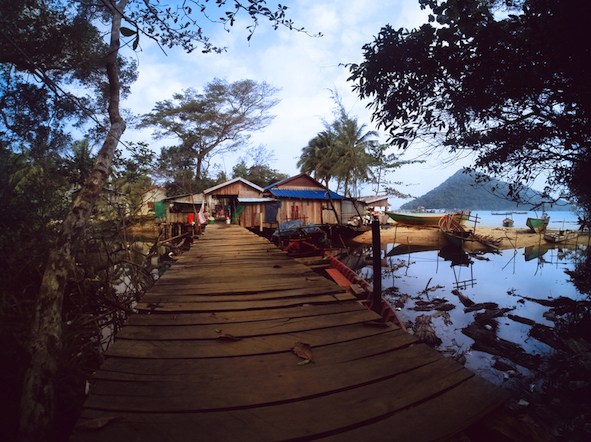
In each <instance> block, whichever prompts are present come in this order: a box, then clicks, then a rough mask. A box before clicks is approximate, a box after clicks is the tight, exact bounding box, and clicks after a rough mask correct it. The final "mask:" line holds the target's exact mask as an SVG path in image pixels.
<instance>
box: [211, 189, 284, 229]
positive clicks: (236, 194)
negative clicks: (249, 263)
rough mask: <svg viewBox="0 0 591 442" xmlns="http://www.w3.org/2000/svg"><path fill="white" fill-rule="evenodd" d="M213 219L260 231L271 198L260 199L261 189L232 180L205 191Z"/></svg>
mask: <svg viewBox="0 0 591 442" xmlns="http://www.w3.org/2000/svg"><path fill="white" fill-rule="evenodd" d="M203 193H204V195H205V196H206V197H207V198H208V201H209V204H210V210H211V214H212V215H213V217H214V218H215V219H216V220H218V221H220V220H221V221H226V220H227V219H228V220H230V222H231V223H232V224H240V225H241V226H243V227H246V228H253V227H259V228H261V229H262V226H263V224H264V221H265V219H264V216H265V205H266V204H269V203H272V202H273V200H272V199H271V198H262V193H263V188H262V187H259V186H257V185H256V184H254V183H251V182H250V181H248V180H245V179H244V178H234V179H232V180H230V181H226V182H225V183H222V184H218V185H217V186H214V187H210V188H209V189H206V190H205V191H204V192H203Z"/></svg>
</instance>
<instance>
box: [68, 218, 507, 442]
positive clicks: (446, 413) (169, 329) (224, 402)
mask: <svg viewBox="0 0 591 442" xmlns="http://www.w3.org/2000/svg"><path fill="white" fill-rule="evenodd" d="M139 309H140V311H141V312H142V313H144V314H138V315H135V316H133V317H131V318H130V319H129V320H128V321H127V323H126V325H125V326H124V327H123V329H122V330H121V331H120V332H119V334H118V335H117V339H116V342H115V343H114V344H113V345H112V346H111V348H110V349H109V350H108V352H107V355H106V356H107V357H106V360H105V362H104V364H103V365H102V367H101V369H100V370H99V371H98V372H97V373H96V374H95V375H94V378H93V383H92V386H91V390H90V395H89V397H88V399H87V401H86V403H85V405H84V409H83V412H82V416H81V418H80V420H79V422H78V424H77V426H76V429H75V430H74V432H73V434H72V438H71V439H72V440H73V441H84V442H86V441H109V442H116V441H126V442H127V441H142V442H149V441H155V442H161V441H242V440H248V441H277V440H317V439H319V440H352V441H372V440H376V441H381V440H395V441H421V440H429V441H430V440H440V439H445V438H448V437H450V436H452V435H454V434H456V433H458V432H460V431H462V430H463V429H465V428H466V427H468V426H469V425H471V424H472V423H474V422H476V421H478V420H479V419H481V418H482V417H483V416H484V415H485V414H487V413H488V412H490V411H491V410H493V409H494V408H496V407H497V406H498V405H500V404H501V403H502V401H503V400H504V399H505V396H504V395H503V394H502V393H501V392H500V390H499V389H498V388H496V387H494V386H492V385H491V384H489V383H487V382H486V381H484V380H482V379H480V378H478V377H476V376H474V374H473V373H471V372H470V371H468V370H466V369H465V368H464V367H462V366H461V365H460V364H458V363H456V362H455V361H453V360H451V359H449V358H444V357H442V356H441V355H440V354H439V353H437V352H436V351H434V350H432V349H431V348H429V347H427V346H425V345H423V344H419V343H417V342H416V341H415V339H414V338H413V337H412V336H411V335H409V334H408V333H406V332H404V331H402V330H400V329H399V328H397V327H395V326H384V325H380V324H379V323H378V322H377V321H378V320H379V319H380V317H379V316H378V315H377V314H375V313H373V312H371V311H369V310H367V309H366V308H365V307H364V306H363V305H362V304H360V303H359V302H358V301H357V300H356V298H355V297H354V296H353V295H351V294H349V293H347V292H346V291H344V289H343V288H341V287H339V286H338V285H336V284H334V283H333V282H331V281H329V280H328V279H326V278H324V277H322V276H319V275H317V274H316V273H314V272H313V271H311V270H310V269H309V268H308V267H306V266H305V265H303V264H300V263H298V262H297V261H295V260H293V259H291V258H289V257H287V256H286V255H285V254H284V253H283V252H281V251H279V250H278V249H276V248H275V247H274V246H273V245H272V244H270V243H268V242H267V241H266V240H264V239H263V238H260V237H258V236H256V235H255V234H252V233H250V232H248V231H247V230H244V229H242V228H240V227H237V226H226V225H217V224H216V225H211V226H208V227H207V231H206V234H205V235H204V236H203V237H201V238H200V239H199V240H197V241H196V242H195V244H194V245H193V247H192V248H191V250H190V251H188V252H186V253H185V254H183V255H181V256H180V257H179V259H178V262H176V263H175V264H174V265H173V267H172V268H171V269H170V270H169V271H168V272H166V273H165V275H164V276H163V277H162V278H161V279H160V280H159V281H158V283H157V284H156V285H155V286H154V287H153V288H152V289H151V290H150V291H149V292H148V293H147V294H146V295H145V296H144V299H143V301H142V303H141V304H140V305H139ZM295 343H303V344H308V345H309V346H310V347H311V351H312V359H313V361H312V362H310V363H308V364H302V363H301V362H302V361H303V359H301V358H299V357H298V356H297V355H296V354H294V353H293V352H292V348H293V347H294V344H295Z"/></svg>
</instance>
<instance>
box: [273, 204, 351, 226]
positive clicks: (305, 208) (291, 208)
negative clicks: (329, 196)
mask: <svg viewBox="0 0 591 442" xmlns="http://www.w3.org/2000/svg"><path fill="white" fill-rule="evenodd" d="M334 206H335V209H336V211H337V213H338V214H339V216H340V213H341V202H340V201H334ZM322 207H330V203H329V202H328V201H323V200H289V199H281V208H280V209H279V214H278V218H279V222H284V221H290V220H293V219H301V220H303V221H305V222H306V224H322V223H324V224H336V223H337V220H336V217H335V214H334V212H333V211H332V209H331V210H322Z"/></svg>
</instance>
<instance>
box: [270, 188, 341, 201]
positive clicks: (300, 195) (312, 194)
mask: <svg viewBox="0 0 591 442" xmlns="http://www.w3.org/2000/svg"><path fill="white" fill-rule="evenodd" d="M267 190H268V191H269V192H271V194H272V195H273V196H274V197H276V198H295V199H303V200H327V199H328V192H330V195H331V197H332V199H333V200H342V199H343V197H342V196H341V195H339V194H338V193H336V192H333V191H332V190H330V191H326V190H322V189H313V190H309V189H308V190H307V189H267Z"/></svg>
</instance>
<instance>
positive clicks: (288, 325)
mask: <svg viewBox="0 0 591 442" xmlns="http://www.w3.org/2000/svg"><path fill="white" fill-rule="evenodd" d="M379 319H380V316H379V315H378V314H376V313H375V312H373V311H370V310H368V309H365V308H363V307H361V306H359V308H358V310H356V311H349V312H344V313H335V314H327V315H323V316H314V317H307V318H293V319H283V318H282V319H273V320H268V321H258V322H241V323H237V324H232V323H229V324H223V325H222V324H212V325H162V326H158V327H145V326H134V325H127V326H126V327H123V329H121V330H120V331H119V333H118V334H117V339H118V340H122V339H141V340H152V341H163V340H172V339H174V340H177V341H179V340H202V339H217V338H218V337H219V336H222V335H225V334H231V335H232V336H235V337H240V338H249V337H253V336H269V335H276V334H280V333H293V332H301V331H310V330H318V329H323V328H332V327H338V326H343V325H351V324H360V323H364V322H369V321H376V320H379Z"/></svg>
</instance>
